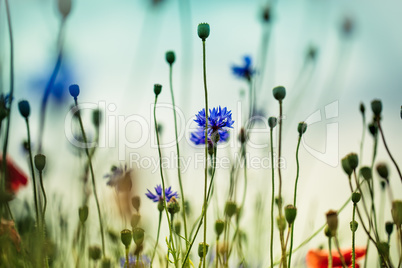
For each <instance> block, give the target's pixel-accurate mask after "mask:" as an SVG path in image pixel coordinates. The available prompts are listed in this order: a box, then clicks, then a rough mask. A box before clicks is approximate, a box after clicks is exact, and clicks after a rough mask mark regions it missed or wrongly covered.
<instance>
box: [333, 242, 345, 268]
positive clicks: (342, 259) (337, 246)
mask: <svg viewBox="0 0 402 268" xmlns="http://www.w3.org/2000/svg"><path fill="white" fill-rule="evenodd" d="M334 241H335V246H336V250H337V251H338V254H339V258H340V259H341V262H342V267H343V268H347V266H346V263H345V259H344V258H343V255H342V253H341V248H340V247H339V242H338V238H337V237H336V235H335V236H334Z"/></svg>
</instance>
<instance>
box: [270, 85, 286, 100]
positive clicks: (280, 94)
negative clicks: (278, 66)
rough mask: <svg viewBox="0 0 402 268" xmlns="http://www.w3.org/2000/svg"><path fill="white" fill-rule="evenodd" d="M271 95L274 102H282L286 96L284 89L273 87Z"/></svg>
mask: <svg viewBox="0 0 402 268" xmlns="http://www.w3.org/2000/svg"><path fill="white" fill-rule="evenodd" d="M272 94H273V95H274V98H275V99H276V100H278V101H282V100H283V99H284V98H285V96H286V89H285V88H284V87H283V86H277V87H274V89H273V90H272Z"/></svg>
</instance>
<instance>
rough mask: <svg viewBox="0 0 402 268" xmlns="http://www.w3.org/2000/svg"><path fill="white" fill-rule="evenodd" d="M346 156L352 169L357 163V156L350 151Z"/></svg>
mask: <svg viewBox="0 0 402 268" xmlns="http://www.w3.org/2000/svg"><path fill="white" fill-rule="evenodd" d="M347 156H348V163H349V167H350V168H351V169H352V170H355V169H356V168H357V166H358V165H359V157H358V156H357V154H355V153H350V154H348V155H347Z"/></svg>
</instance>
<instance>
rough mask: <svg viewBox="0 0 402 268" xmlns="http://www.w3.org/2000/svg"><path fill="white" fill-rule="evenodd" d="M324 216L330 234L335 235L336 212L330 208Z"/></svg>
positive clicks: (336, 227)
mask: <svg viewBox="0 0 402 268" xmlns="http://www.w3.org/2000/svg"><path fill="white" fill-rule="evenodd" d="M326 216H327V225H328V228H329V230H330V231H331V233H332V236H335V234H336V230H337V229H338V212H336V211H334V210H330V211H328V212H327V214H326Z"/></svg>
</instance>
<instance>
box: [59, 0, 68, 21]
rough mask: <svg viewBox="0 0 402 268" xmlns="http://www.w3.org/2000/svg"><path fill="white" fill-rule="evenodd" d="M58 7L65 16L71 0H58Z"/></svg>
mask: <svg viewBox="0 0 402 268" xmlns="http://www.w3.org/2000/svg"><path fill="white" fill-rule="evenodd" d="M58 8H59V12H60V14H61V15H62V16H63V18H66V17H67V16H68V14H70V11H71V0H59V1H58Z"/></svg>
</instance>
